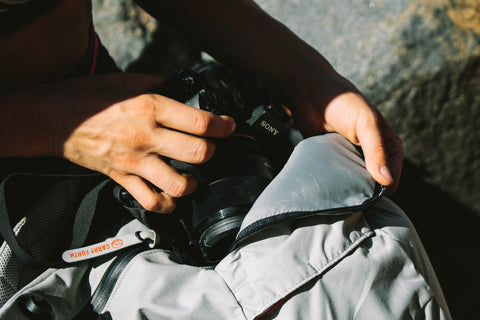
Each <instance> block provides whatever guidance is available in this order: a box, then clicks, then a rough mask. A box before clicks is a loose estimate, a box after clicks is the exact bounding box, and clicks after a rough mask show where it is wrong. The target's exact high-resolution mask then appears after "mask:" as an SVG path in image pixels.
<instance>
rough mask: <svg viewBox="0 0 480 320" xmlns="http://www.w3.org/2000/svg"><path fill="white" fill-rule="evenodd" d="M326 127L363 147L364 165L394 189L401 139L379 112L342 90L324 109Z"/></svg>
mask: <svg viewBox="0 0 480 320" xmlns="http://www.w3.org/2000/svg"><path fill="white" fill-rule="evenodd" d="M325 120H326V128H327V130H329V131H336V132H338V133H340V134H341V135H343V136H344V137H346V138H347V139H349V140H350V141H351V142H352V143H355V144H358V145H360V146H361V147H362V150H363V153H364V156H365V166H366V168H367V170H368V172H369V173H370V174H371V175H372V177H373V178H374V179H375V181H377V182H378V183H379V184H381V185H383V186H387V187H388V188H387V191H388V192H389V193H392V192H394V191H395V190H396V188H397V186H398V182H399V179H400V175H401V170H402V163H403V146H402V142H401V140H400V138H399V137H398V136H397V134H396V133H395V132H394V130H393V129H392V128H391V126H390V125H389V124H388V122H387V121H386V119H385V118H384V117H383V116H382V114H381V113H380V112H379V111H378V110H377V109H375V108H374V107H373V106H371V105H370V104H369V103H368V101H366V100H365V99H364V98H363V96H361V95H360V94H357V93H351V92H350V93H345V94H342V95H340V96H338V97H336V98H335V99H333V100H332V101H331V103H330V104H329V105H328V106H327V109H326V112H325Z"/></svg>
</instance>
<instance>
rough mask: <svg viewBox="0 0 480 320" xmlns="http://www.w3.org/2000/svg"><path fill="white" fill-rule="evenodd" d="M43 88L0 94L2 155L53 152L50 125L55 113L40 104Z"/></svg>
mask: <svg viewBox="0 0 480 320" xmlns="http://www.w3.org/2000/svg"><path fill="white" fill-rule="evenodd" d="M41 91H42V90H41V89H40V87H31V88H28V89H17V90H10V91H9V92H8V93H6V92H3V93H0V123H1V125H0V157H35V156H49V155H53V154H52V143H51V141H52V140H51V131H50V129H49V127H48V126H47V124H48V123H49V122H53V121H54V119H53V117H54V115H53V114H52V113H51V112H50V111H49V110H47V108H45V109H43V110H42V108H41V107H40V104H39V101H40V100H41V99H40V96H41V95H42V93H41Z"/></svg>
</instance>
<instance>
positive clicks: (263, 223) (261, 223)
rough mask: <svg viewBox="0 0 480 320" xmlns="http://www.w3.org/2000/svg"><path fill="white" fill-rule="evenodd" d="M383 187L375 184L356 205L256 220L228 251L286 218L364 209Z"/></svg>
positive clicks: (293, 218) (284, 214) (294, 212)
mask: <svg viewBox="0 0 480 320" xmlns="http://www.w3.org/2000/svg"><path fill="white" fill-rule="evenodd" d="M385 189H386V188H385V187H384V186H380V185H377V187H376V188H375V192H374V194H373V195H372V197H371V198H369V199H367V200H366V201H364V202H363V203H362V204H359V205H356V206H350V207H339V208H329V209H322V210H314V211H291V212H286V213H283V214H279V215H276V216H274V217H268V218H264V219H261V220H258V221H256V222H254V223H253V224H251V225H250V226H248V227H246V228H245V229H244V230H243V231H242V232H240V233H239V234H238V236H237V239H235V241H234V242H233V244H232V245H231V247H230V248H231V250H230V251H233V250H234V249H235V248H236V247H237V246H238V245H239V243H240V242H242V241H243V240H245V239H246V238H248V237H249V236H251V235H252V234H254V233H256V232H258V231H260V230H263V229H265V228H268V227H270V226H272V225H275V224H277V223H281V222H284V221H287V220H295V219H297V218H300V217H301V218H304V217H309V216H314V215H318V214H335V213H339V212H342V213H343V212H344V213H347V212H351V211H358V210H361V209H364V208H366V207H368V206H370V205H371V204H372V203H373V202H375V201H377V200H378V199H379V198H380V197H381V196H382V195H383V193H384V192H385Z"/></svg>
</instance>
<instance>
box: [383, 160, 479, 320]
mask: <svg viewBox="0 0 480 320" xmlns="http://www.w3.org/2000/svg"><path fill="white" fill-rule="evenodd" d="M424 174H425V170H423V169H422V168H419V167H416V166H414V165H413V164H411V163H410V162H408V160H407V161H406V162H405V164H404V169H403V176H402V180H401V182H400V187H399V189H398V191H397V192H396V193H395V195H393V196H392V197H391V198H392V200H393V201H395V202H396V203H397V204H398V205H399V206H400V207H401V208H402V209H403V210H404V211H405V212H406V213H407V215H408V216H409V218H410V219H411V220H412V222H413V224H414V225H415V228H416V229H417V232H418V233H419V235H420V238H421V239H422V241H423V244H424V246H425V249H426V250H427V253H428V255H429V257H430V260H431V262H432V264H433V267H434V268H435V271H436V273H437V276H438V278H439V280H440V283H441V285H442V288H443V291H444V294H445V297H446V299H447V303H448V305H449V307H450V311H451V313H452V317H453V318H454V319H469V318H470V317H471V316H472V315H474V314H476V313H477V308H478V307H477V301H476V300H477V297H478V295H477V289H478V287H479V285H480V276H479V274H478V261H480V252H479V250H478V237H477V234H478V230H480V217H479V216H477V215H476V214H475V213H474V212H473V211H472V210H471V209H469V208H467V207H465V206H464V205H462V204H461V203H459V202H458V201H457V200H456V199H455V198H453V197H452V196H451V195H449V194H447V193H445V192H443V191H441V190H440V189H438V188H436V187H434V186H432V185H429V184H428V183H426V182H425V181H423V180H422V178H421V177H422V176H424Z"/></svg>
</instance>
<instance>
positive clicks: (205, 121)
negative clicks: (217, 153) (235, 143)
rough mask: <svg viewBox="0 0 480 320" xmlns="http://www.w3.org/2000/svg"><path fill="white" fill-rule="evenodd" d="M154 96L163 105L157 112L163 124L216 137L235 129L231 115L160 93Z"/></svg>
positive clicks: (179, 129) (157, 118)
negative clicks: (186, 103)
mask: <svg viewBox="0 0 480 320" xmlns="http://www.w3.org/2000/svg"><path fill="white" fill-rule="evenodd" d="M153 98H154V99H155V100H156V101H157V103H159V104H160V105H162V108H158V109H157V110H156V114H155V116H156V120H157V122H158V123H160V124H161V125H162V126H165V127H168V128H171V129H175V130H178V131H183V132H187V133H191V134H194V135H198V136H205V137H215V138H224V137H226V136H228V135H229V134H230V133H232V132H233V131H234V130H235V121H234V120H233V119H232V118H231V117H229V116H217V115H215V114H213V113H210V112H208V111H204V110H199V109H195V108H192V107H189V106H187V105H184V104H183V103H180V102H177V101H175V100H172V99H169V98H167V97H163V96H159V95H154V96H153Z"/></svg>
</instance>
